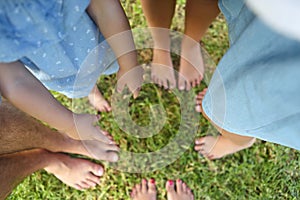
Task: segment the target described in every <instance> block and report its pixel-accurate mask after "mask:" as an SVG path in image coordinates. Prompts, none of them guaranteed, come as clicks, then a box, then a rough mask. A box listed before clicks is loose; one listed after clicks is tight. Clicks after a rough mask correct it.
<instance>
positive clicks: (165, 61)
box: [151, 49, 176, 89]
mask: <svg viewBox="0 0 300 200" xmlns="http://www.w3.org/2000/svg"><path fill="white" fill-rule="evenodd" d="M151 79H152V81H153V82H154V83H156V84H158V85H159V86H161V87H164V88H165V89H174V88H175V87H176V80H175V74H174V69H173V64H172V59H171V56H170V52H168V51H164V50H159V49H154V51H153V61H152V64H151Z"/></svg>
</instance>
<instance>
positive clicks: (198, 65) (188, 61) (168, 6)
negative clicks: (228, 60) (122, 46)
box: [141, 0, 220, 90]
mask: <svg viewBox="0 0 300 200" xmlns="http://www.w3.org/2000/svg"><path fill="white" fill-rule="evenodd" d="M141 3H142V7H143V11H144V13H145V16H146V19H147V22H148V26H149V27H150V28H153V27H154V29H151V34H152V37H153V40H154V50H153V61H152V65H151V67H152V80H153V81H154V82H155V83H156V84H158V85H160V86H163V87H164V88H166V89H167V88H169V89H172V88H174V87H176V80H175V77H174V70H173V64H172V60H171V56H170V37H169V33H170V32H169V28H170V26H171V22H172V18H173V15H174V9H175V5H176V1H174V0H165V1H160V0H142V1H141ZM219 12H220V11H219V8H218V5H217V0H187V3H186V13H185V16H186V18H185V30H184V35H185V36H184V37H183V40H182V44H181V60H180V70H179V77H178V81H177V86H178V88H179V89H180V90H190V89H191V88H192V87H195V86H196V85H199V84H200V82H201V80H202V78H203V73H204V63H203V59H202V54H201V50H200V44H199V42H200V40H201V38H202V37H203V35H204V33H205V32H206V30H207V28H208V27H209V25H210V24H211V22H212V21H213V20H214V19H215V17H216V16H217V15H218V14H219ZM162 19H163V20H162ZM160 28H163V29H160Z"/></svg>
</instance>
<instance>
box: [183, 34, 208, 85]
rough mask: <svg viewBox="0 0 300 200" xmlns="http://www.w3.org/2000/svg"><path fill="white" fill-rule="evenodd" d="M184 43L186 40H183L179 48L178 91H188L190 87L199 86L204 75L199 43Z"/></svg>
mask: <svg viewBox="0 0 300 200" xmlns="http://www.w3.org/2000/svg"><path fill="white" fill-rule="evenodd" d="M185 41H187V40H183V42H182V47H181V59H180V68H179V75H180V76H179V77H178V89H179V90H190V89H191V88H192V87H195V86H197V85H199V84H200V82H201V80H202V78H203V74H204V62H203V58H202V54H201V49H200V45H199V43H196V42H195V41H193V42H191V41H188V42H185ZM188 43H191V44H188Z"/></svg>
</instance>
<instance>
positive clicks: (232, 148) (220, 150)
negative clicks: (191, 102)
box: [195, 88, 255, 160]
mask: <svg viewBox="0 0 300 200" xmlns="http://www.w3.org/2000/svg"><path fill="white" fill-rule="evenodd" d="M206 92H207V88H206V89H204V90H203V91H202V92H199V94H198V95H197V99H196V111H197V112H202V111H203V110H202V100H203V98H204V96H205V94H206ZM202 114H203V115H204V117H206V118H207V119H208V117H207V116H206V115H205V113H204V112H202ZM216 128H217V129H218V131H220V132H221V133H222V134H220V135H218V136H217V137H214V136H205V137H202V138H199V139H196V141H195V150H196V151H198V152H199V153H200V154H202V155H203V156H205V157H207V158H208V159H211V160H213V159H218V158H222V157H224V156H226V155H229V154H233V153H235V152H238V151H241V150H243V149H246V148H249V147H251V146H252V145H253V143H254V142H255V138H252V137H247V136H241V135H237V134H233V133H229V132H227V131H224V130H222V128H220V127H217V126H216Z"/></svg>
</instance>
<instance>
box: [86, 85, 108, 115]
mask: <svg viewBox="0 0 300 200" xmlns="http://www.w3.org/2000/svg"><path fill="white" fill-rule="evenodd" d="M88 98H89V101H90V103H91V104H92V106H93V107H94V108H96V109H97V110H98V111H100V112H110V111H111V107H110V105H109V103H108V102H107V101H106V100H105V98H104V97H103V96H102V94H101V92H100V90H99V89H98V87H97V85H95V86H94V87H93V90H92V91H91V93H90V94H89V96H88Z"/></svg>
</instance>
